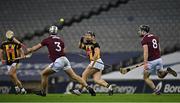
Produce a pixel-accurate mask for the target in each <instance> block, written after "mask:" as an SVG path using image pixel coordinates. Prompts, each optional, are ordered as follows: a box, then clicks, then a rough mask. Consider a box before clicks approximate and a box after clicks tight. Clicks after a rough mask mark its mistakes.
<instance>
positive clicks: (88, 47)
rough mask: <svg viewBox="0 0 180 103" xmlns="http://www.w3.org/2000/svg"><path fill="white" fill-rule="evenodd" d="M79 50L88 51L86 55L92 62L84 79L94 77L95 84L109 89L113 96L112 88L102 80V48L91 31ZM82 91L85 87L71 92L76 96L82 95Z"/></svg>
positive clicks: (81, 41)
mask: <svg viewBox="0 0 180 103" xmlns="http://www.w3.org/2000/svg"><path fill="white" fill-rule="evenodd" d="M79 48H80V49H83V50H85V51H86V54H87V56H88V57H89V60H90V64H89V65H88V66H87V67H86V69H85V70H84V72H83V73H82V78H83V79H84V80H85V81H87V79H88V77H89V76H93V80H94V82H95V83H97V84H99V85H100V86H103V87H106V88H108V93H109V95H113V89H112V86H111V85H110V84H108V83H107V82H106V81H105V80H103V79H101V76H102V71H103V70H104V64H103V61H102V60H101V57H100V46H99V44H98V43H97V42H96V40H95V34H94V33H93V32H91V31H88V32H87V33H85V35H84V37H82V38H81V40H80V43H79ZM82 89H83V86H82V87H81V88H80V89H79V90H71V92H72V93H74V94H76V95H80V94H81V91H82Z"/></svg>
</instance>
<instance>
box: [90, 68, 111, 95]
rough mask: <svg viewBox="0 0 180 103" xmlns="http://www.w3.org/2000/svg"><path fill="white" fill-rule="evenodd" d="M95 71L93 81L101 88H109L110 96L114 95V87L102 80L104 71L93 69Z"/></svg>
mask: <svg viewBox="0 0 180 103" xmlns="http://www.w3.org/2000/svg"><path fill="white" fill-rule="evenodd" d="M92 70H94V71H95V73H94V74H93V79H94V82H95V83H97V84H99V85H100V86H103V87H106V88H108V93H109V95H113V89H112V86H111V85H110V84H109V83H107V82H106V81H105V80H103V79H102V78H101V76H102V70H98V69H95V68H94V69H92Z"/></svg>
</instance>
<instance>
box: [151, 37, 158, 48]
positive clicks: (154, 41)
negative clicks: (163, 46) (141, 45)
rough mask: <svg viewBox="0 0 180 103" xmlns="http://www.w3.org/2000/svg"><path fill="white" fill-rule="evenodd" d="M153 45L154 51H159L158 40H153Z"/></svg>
mask: <svg viewBox="0 0 180 103" xmlns="http://www.w3.org/2000/svg"><path fill="white" fill-rule="evenodd" d="M152 43H153V48H154V49H157V48H158V43H157V40H156V39H153V40H152Z"/></svg>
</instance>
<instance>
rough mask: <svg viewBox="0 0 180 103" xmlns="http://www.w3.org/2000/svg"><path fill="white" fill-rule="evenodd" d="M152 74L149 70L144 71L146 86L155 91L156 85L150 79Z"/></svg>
mask: <svg viewBox="0 0 180 103" xmlns="http://www.w3.org/2000/svg"><path fill="white" fill-rule="evenodd" d="M149 76H150V73H149V71H148V70H144V81H145V82H146V84H147V85H148V86H149V87H150V88H151V89H153V90H154V89H155V85H154V83H153V81H152V80H151V79H150V78H149Z"/></svg>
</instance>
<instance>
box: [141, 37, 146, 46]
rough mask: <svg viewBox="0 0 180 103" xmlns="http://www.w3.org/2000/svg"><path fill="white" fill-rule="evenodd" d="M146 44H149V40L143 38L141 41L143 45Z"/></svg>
mask: <svg viewBox="0 0 180 103" xmlns="http://www.w3.org/2000/svg"><path fill="white" fill-rule="evenodd" d="M145 44H148V40H147V39H146V38H143V39H142V41H141V45H142V46H143V45H145Z"/></svg>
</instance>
